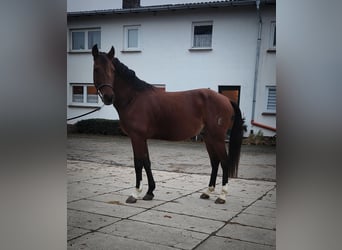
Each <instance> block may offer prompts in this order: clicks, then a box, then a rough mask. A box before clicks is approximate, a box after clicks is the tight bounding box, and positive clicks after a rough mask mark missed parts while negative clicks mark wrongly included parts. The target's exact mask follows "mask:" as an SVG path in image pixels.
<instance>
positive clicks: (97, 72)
mask: <svg viewBox="0 0 342 250" xmlns="http://www.w3.org/2000/svg"><path fill="white" fill-rule="evenodd" d="M114 53H115V52H114V47H113V46H112V48H111V49H110V51H109V52H108V53H103V52H99V50H98V48H97V44H95V45H94V46H93V48H92V54H93V58H94V72H93V76H94V85H95V87H96V89H97V92H98V94H99V96H100V97H101V99H102V101H103V103H104V104H106V105H111V104H113V102H114V97H115V96H114V89H113V84H114V77H115V68H114V65H113V58H114Z"/></svg>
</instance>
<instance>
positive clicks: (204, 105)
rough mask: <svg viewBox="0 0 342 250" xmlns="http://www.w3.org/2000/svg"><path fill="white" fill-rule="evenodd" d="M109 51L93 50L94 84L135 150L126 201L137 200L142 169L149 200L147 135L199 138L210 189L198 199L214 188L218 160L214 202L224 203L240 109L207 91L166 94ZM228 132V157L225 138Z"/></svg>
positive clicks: (234, 165) (234, 166) (235, 156)
mask: <svg viewBox="0 0 342 250" xmlns="http://www.w3.org/2000/svg"><path fill="white" fill-rule="evenodd" d="M114 53H115V52H114V47H112V48H111V49H110V51H109V52H108V53H103V52H99V50H98V48H97V45H95V46H94V47H93V48H92V55H93V58H94V85H95V87H96V88H97V90H98V94H99V96H100V97H101V99H102V101H103V102H104V104H106V105H114V107H115V108H116V110H117V112H118V114H119V117H120V124H121V128H122V129H123V130H124V131H125V133H127V135H128V136H129V137H130V139H131V142H132V147H133V154H134V167H135V174H136V186H135V187H136V190H135V192H134V194H132V195H131V196H129V197H128V199H127V200H126V202H127V203H134V202H136V201H137V198H138V197H139V194H140V193H141V191H142V185H141V181H142V169H143V168H144V169H145V171H146V175H147V179H148V190H147V193H146V194H145V196H144V197H143V199H144V200H152V199H153V197H154V195H153V191H154V189H155V182H154V179H153V176H152V171H151V162H150V159H149V153H148V148H147V139H163V140H170V141H177V140H184V139H188V138H191V137H193V136H196V135H198V134H199V133H200V132H201V131H203V137H204V141H205V145H206V148H207V151H208V153H209V158H210V162H211V167H212V170H211V178H210V181H209V187H208V190H207V191H206V192H204V193H203V194H202V195H201V198H203V199H208V198H209V194H210V193H211V192H213V191H214V188H215V184H216V177H217V171H218V166H219V164H220V163H221V167H222V172H223V177H222V192H221V195H220V196H219V198H217V200H216V201H215V203H225V200H226V194H227V188H228V187H227V183H228V177H236V176H237V170H238V163H239V157H240V149H241V142H242V136H243V119H242V117H241V111H240V109H239V107H238V106H237V105H236V104H235V103H233V102H231V101H230V100H229V99H228V98H227V97H225V96H223V95H221V94H218V93H216V92H214V91H212V90H209V89H196V90H189V91H182V92H165V91H162V90H160V89H158V88H156V87H154V86H152V85H150V84H148V83H146V82H144V81H142V80H140V79H139V78H138V77H137V76H136V75H135V73H134V71H132V70H130V69H129V68H127V66H125V65H124V64H123V63H121V62H120V61H119V60H118V59H117V58H115V57H114ZM228 129H230V130H231V134H230V142H229V155H228V154H227V151H226V145H225V138H226V134H227V130H228Z"/></svg>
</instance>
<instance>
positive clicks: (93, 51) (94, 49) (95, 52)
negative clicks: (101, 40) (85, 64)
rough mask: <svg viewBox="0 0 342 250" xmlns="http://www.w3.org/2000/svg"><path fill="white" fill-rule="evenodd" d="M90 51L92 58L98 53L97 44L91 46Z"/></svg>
mask: <svg viewBox="0 0 342 250" xmlns="http://www.w3.org/2000/svg"><path fill="white" fill-rule="evenodd" d="M91 53H92V54H93V57H94V59H95V57H97V56H98V55H99V49H98V48H97V44H95V45H94V46H93V48H92V50H91Z"/></svg>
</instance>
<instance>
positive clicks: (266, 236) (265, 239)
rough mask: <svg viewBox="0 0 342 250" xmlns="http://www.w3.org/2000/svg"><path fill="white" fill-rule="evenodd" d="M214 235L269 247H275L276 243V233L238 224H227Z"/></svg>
mask: <svg viewBox="0 0 342 250" xmlns="http://www.w3.org/2000/svg"><path fill="white" fill-rule="evenodd" d="M216 235H217V236H224V237H229V238H233V239H237V240H242V241H248V242H254V243H259V244H265V245H271V246H275V243H276V232H275V231H274V230H269V229H263V228H256V227H249V226H242V225H239V224H231V223H230V224H227V225H226V226H224V227H223V228H222V229H221V230H219V231H218V232H217V234H216Z"/></svg>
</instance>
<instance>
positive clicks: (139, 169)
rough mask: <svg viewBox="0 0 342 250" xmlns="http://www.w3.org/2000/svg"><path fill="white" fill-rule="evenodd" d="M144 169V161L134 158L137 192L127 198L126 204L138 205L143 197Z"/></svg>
mask: <svg viewBox="0 0 342 250" xmlns="http://www.w3.org/2000/svg"><path fill="white" fill-rule="evenodd" d="M142 168H143V161H142V160H139V159H136V158H134V169H135V190H134V191H133V193H132V194H131V195H130V196H129V197H128V198H127V200H126V203H136V202H137V200H138V199H139V198H140V196H141V192H142Z"/></svg>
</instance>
